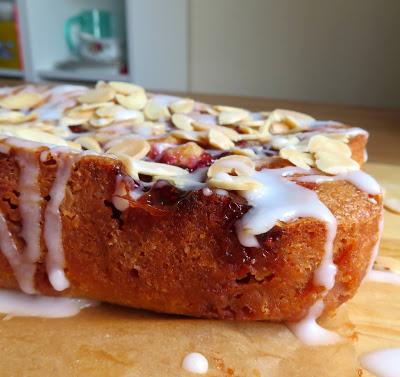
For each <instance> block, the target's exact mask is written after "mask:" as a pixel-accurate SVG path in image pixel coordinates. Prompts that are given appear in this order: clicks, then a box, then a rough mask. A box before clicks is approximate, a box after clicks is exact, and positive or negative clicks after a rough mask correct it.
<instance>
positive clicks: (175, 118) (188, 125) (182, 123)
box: [171, 114, 193, 131]
mask: <svg viewBox="0 0 400 377" xmlns="http://www.w3.org/2000/svg"><path fill="white" fill-rule="evenodd" d="M171 120H172V123H173V124H174V126H175V127H176V128H179V129H180V130H184V131H192V130H193V127H192V123H193V119H192V118H190V117H189V116H187V115H185V114H173V115H172V118H171Z"/></svg>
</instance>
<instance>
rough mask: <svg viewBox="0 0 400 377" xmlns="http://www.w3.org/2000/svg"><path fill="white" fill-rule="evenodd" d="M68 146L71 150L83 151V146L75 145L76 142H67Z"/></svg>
mask: <svg viewBox="0 0 400 377" xmlns="http://www.w3.org/2000/svg"><path fill="white" fill-rule="evenodd" d="M67 145H68V147H70V148H71V149H75V150H77V151H81V150H82V145H80V144H79V143H75V142H74V141H69V140H67Z"/></svg>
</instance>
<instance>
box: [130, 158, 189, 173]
mask: <svg viewBox="0 0 400 377" xmlns="http://www.w3.org/2000/svg"><path fill="white" fill-rule="evenodd" d="M131 163H132V167H133V168H134V169H135V170H136V171H137V172H138V174H144V175H150V176H152V177H157V176H163V177H174V176H183V175H187V174H189V172H188V171H187V170H185V169H182V168H180V167H178V166H173V165H168V164H161V163H158V162H150V161H143V160H136V159H132V161H131Z"/></svg>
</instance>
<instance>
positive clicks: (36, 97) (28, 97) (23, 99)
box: [0, 92, 44, 110]
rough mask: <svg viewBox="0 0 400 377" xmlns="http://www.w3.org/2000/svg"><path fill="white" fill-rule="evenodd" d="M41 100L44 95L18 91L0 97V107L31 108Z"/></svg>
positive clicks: (10, 108) (12, 108) (13, 108)
mask: <svg viewBox="0 0 400 377" xmlns="http://www.w3.org/2000/svg"><path fill="white" fill-rule="evenodd" d="M43 100H44V97H43V96H42V95H41V94H39V93H32V92H19V93H17V94H14V95H11V96H7V97H4V98H2V99H1V100H0V107H3V108H5V109H9V110H22V109H32V108H34V107H36V106H37V105H39V104H40V103H41V102H42V101H43Z"/></svg>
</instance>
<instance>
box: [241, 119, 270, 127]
mask: <svg viewBox="0 0 400 377" xmlns="http://www.w3.org/2000/svg"><path fill="white" fill-rule="evenodd" d="M264 123H265V121H264V120H243V121H241V122H239V125H240V126H245V127H252V128H260V127H262V126H263V125H264Z"/></svg>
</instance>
